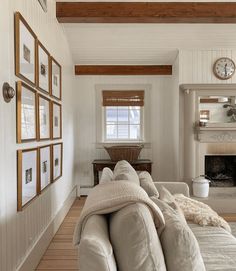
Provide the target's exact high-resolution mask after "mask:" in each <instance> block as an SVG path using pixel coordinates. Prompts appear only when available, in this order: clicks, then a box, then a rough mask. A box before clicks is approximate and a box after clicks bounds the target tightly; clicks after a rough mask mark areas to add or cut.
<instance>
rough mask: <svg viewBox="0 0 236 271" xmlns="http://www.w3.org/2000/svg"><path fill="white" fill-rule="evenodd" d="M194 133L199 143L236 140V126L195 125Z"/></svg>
mask: <svg viewBox="0 0 236 271" xmlns="http://www.w3.org/2000/svg"><path fill="white" fill-rule="evenodd" d="M196 134H197V139H198V140H199V141H200V142H201V143H230V142H232V143H233V142H236V127H235V128H233V127H230V128H226V127H216V128H213V127H197V128H196Z"/></svg>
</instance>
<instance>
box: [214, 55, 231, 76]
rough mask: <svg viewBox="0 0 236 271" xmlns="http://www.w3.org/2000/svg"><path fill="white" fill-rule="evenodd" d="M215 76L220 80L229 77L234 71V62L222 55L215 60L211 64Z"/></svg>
mask: <svg viewBox="0 0 236 271" xmlns="http://www.w3.org/2000/svg"><path fill="white" fill-rule="evenodd" d="M213 72H214V74H215V76H216V77H217V78H219V79H221V80H227V79H229V78H231V77H232V76H233V74H234V72H235V63H234V62H233V60H232V59H230V58H228V57H222V58H219V59H217V60H216V62H215V64H214V66H213Z"/></svg>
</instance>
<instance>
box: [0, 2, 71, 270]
mask: <svg viewBox="0 0 236 271" xmlns="http://www.w3.org/2000/svg"><path fill="white" fill-rule="evenodd" d="M2 2H3V3H1V11H0V14H1V16H0V18H1V21H0V22H1V26H0V27H1V29H0V30H1V35H0V40H1V44H5V43H6V45H5V46H6V47H1V53H0V56H1V58H0V62H1V66H2V67H3V66H4V69H2V70H1V76H0V79H1V80H6V81H8V82H9V83H10V84H11V85H12V86H15V81H16V80H18V79H17V78H16V77H15V75H14V12H15V11H20V12H21V13H22V15H23V16H24V17H25V19H26V20H27V21H28V23H29V24H30V26H31V27H32V28H33V30H34V32H35V33H36V34H37V36H38V38H39V39H40V41H41V42H42V43H43V44H44V45H45V47H46V48H47V49H48V50H49V52H50V53H51V54H52V55H53V56H54V57H55V58H56V59H57V60H58V62H59V63H60V64H61V65H62V68H63V74H62V78H63V97H62V98H63V141H64V164H63V177H62V178H61V179H60V180H58V181H57V182H56V183H54V184H52V185H51V186H50V187H49V188H48V189H46V190H45V191H44V192H43V193H42V195H41V196H40V197H38V198H37V199H36V200H34V201H33V202H32V203H31V204H30V205H29V206H28V207H27V208H25V210H24V211H23V212H19V213H17V210H16V207H17V185H16V184H17V179H16V150H17V149H20V148H30V147H33V146H37V145H46V144H48V143H49V141H47V142H40V143H36V142H34V143H33V142H32V143H27V144H26V143H25V144H16V137H15V135H16V117H15V115H16V109H15V107H16V104H15V100H13V101H12V102H11V103H10V104H5V103H3V101H2V98H1V101H0V127H1V135H0V150H1V156H0V167H1V168H0V172H1V174H0V175H1V176H0V189H1V190H0V204H1V206H0V270H1V271H13V270H17V267H18V266H19V265H20V264H21V263H22V261H23V260H24V259H25V258H26V257H27V255H28V253H30V251H31V249H32V248H33V246H34V244H35V242H36V241H37V240H38V238H39V236H40V234H41V233H42V232H43V231H44V229H45V228H46V227H47V226H48V224H49V223H50V222H51V220H52V219H53V218H54V217H55V215H56V213H57V212H58V211H59V210H60V209H61V208H62V204H63V202H64V201H65V199H66V198H67V196H68V195H69V194H70V192H71V191H72V189H73V187H74V178H73V167H74V166H73V165H74V160H73V159H74V119H73V118H74V110H73V101H74V100H73V90H74V85H73V78H74V77H73V71H74V67H73V66H74V63H73V61H72V58H71V54H70V50H69V46H68V42H67V40H66V37H65V35H64V31H63V29H62V27H61V26H60V25H59V24H58V23H57V21H56V19H55V1H53V0H50V1H48V12H47V13H44V12H43V10H42V9H41V6H40V5H39V3H38V1H35V0H24V1H18V0H9V1H7V0H4V1H2ZM8 37H9V39H8ZM8 42H9V44H8ZM8 45H9V46H8ZM7 57H9V58H10V60H8V59H7ZM8 66H10V67H8ZM3 70H4V72H3ZM2 73H3V74H4V73H5V79H4V78H3V76H2ZM1 84H2V81H1ZM6 116H7V118H5V117H6ZM56 142H57V141H56ZM54 143H55V142H54ZM29 271H32V270H29Z"/></svg>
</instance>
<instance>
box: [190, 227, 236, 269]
mask: <svg viewBox="0 0 236 271" xmlns="http://www.w3.org/2000/svg"><path fill="white" fill-rule="evenodd" d="M189 226H190V228H191V230H192V231H193V233H194V235H195V237H196V238H197V241H198V244H199V246H200V250H201V254H202V257H203V260H204V263H205V266H206V270H207V271H216V270H217V271H236V238H235V237H234V236H232V235H231V234H230V233H229V232H227V231H226V230H224V229H222V228H220V227H212V226H205V227H201V226H199V225H197V224H192V223H191V224H189Z"/></svg>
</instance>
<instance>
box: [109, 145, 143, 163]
mask: <svg viewBox="0 0 236 271" xmlns="http://www.w3.org/2000/svg"><path fill="white" fill-rule="evenodd" d="M142 148H143V145H116V146H111V147H106V146H104V149H105V150H106V151H107V152H108V154H109V156H110V158H111V161H113V162H117V161H120V160H126V161H128V162H134V161H136V160H138V156H139V154H140V152H141V150H142Z"/></svg>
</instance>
